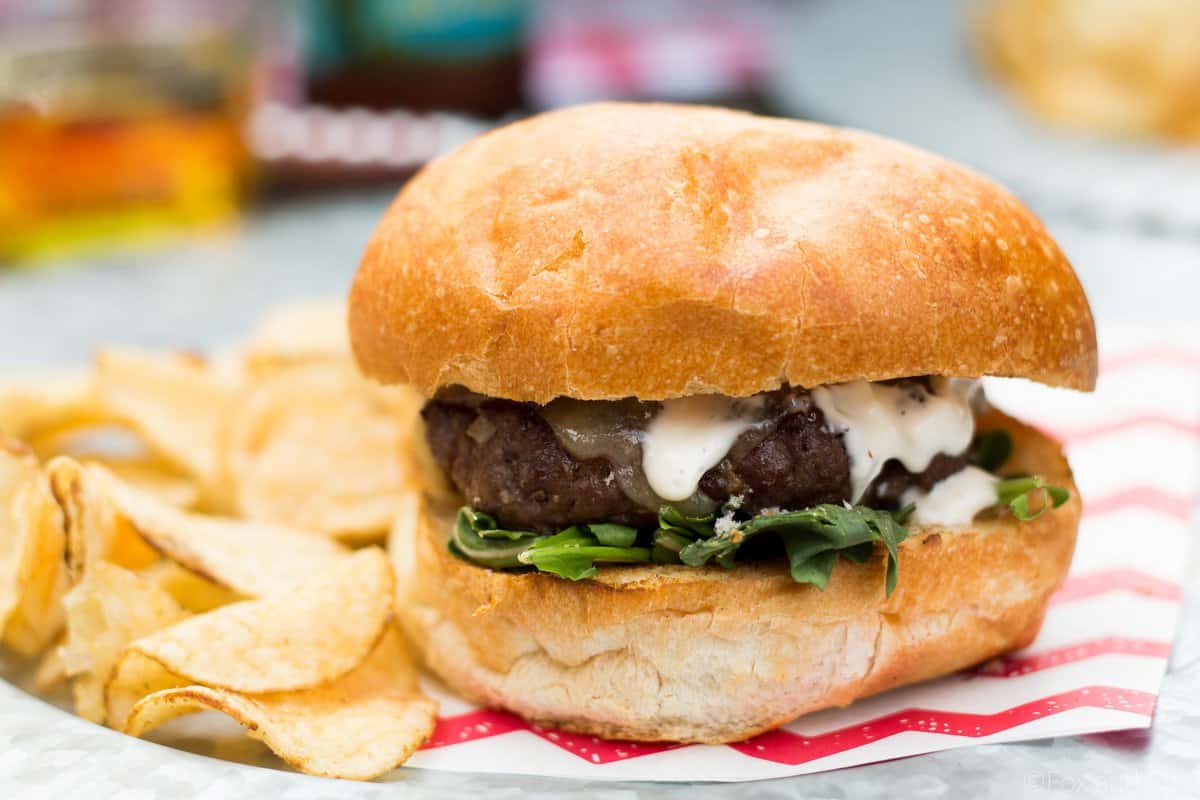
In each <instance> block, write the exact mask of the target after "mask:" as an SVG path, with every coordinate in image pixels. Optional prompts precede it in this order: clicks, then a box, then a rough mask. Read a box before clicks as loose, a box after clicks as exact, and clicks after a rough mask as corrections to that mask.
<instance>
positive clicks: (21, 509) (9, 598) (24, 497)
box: [0, 439, 67, 656]
mask: <svg viewBox="0 0 1200 800" xmlns="http://www.w3.org/2000/svg"><path fill="white" fill-rule="evenodd" d="M64 542H65V536H64V531H63V517H62V512H61V510H60V509H59V507H58V504H57V503H55V502H54V498H53V496H52V495H51V494H50V487H49V485H48V483H47V481H46V478H45V476H44V475H42V473H41V472H40V471H39V470H38V468H37V462H36V460H35V459H34V458H33V455H32V454H31V453H30V452H29V450H28V448H25V447H24V446H23V445H21V443H20V442H16V441H13V440H7V439H0V634H2V635H0V638H2V639H3V641H4V643H5V644H6V645H7V646H8V647H10V648H12V649H13V650H14V651H16V652H17V653H20V654H21V655H24V656H33V655H36V654H38V653H40V652H42V651H43V650H45V649H46V647H48V646H49V645H50V643H51V642H52V641H53V640H54V638H55V637H56V636H57V635H58V633H59V631H60V630H62V622H63V620H62V606H61V599H62V595H63V593H64V592H65V591H66V588H67V578H66V574H65V571H64V569H63V550H64V546H65V544H64Z"/></svg>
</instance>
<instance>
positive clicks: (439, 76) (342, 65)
mask: <svg viewBox="0 0 1200 800" xmlns="http://www.w3.org/2000/svg"><path fill="white" fill-rule="evenodd" d="M302 7H303V9H304V12H303V13H304V25H303V29H304V31H305V39H306V40H305V45H306V47H305V50H306V54H307V67H308V70H309V74H308V99H309V100H310V101H311V102H314V103H319V104H322V105H327V106H333V107H347V106H356V107H365V108H371V109H394V108H403V109H407V110H409V111H463V112H468V113H471V114H475V115H479V116H485V117H495V116H500V115H502V114H505V113H507V112H510V111H512V110H513V109H515V108H518V107H519V106H520V105H521V104H522V102H521V78H522V69H523V46H524V34H525V27H526V22H527V18H528V15H529V3H528V2H527V1H526V0H305V2H304V4H303V6H302Z"/></svg>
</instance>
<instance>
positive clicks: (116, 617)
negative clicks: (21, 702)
mask: <svg viewBox="0 0 1200 800" xmlns="http://www.w3.org/2000/svg"><path fill="white" fill-rule="evenodd" d="M63 605H64V606H65V607H66V612H67V639H66V643H65V644H64V645H63V648H62V659H63V664H64V666H65V668H66V671H67V674H68V675H70V676H71V677H72V678H73V679H74V680H73V683H72V690H73V691H74V694H75V713H77V714H79V716H81V717H83V718H84V719H89V720H91V721H92V722H103V721H104V685H105V682H106V681H107V680H108V676H109V673H110V672H111V671H112V668H113V666H114V665H115V664H116V663H117V659H118V658H119V657H120V655H121V653H122V651H123V650H124V649H125V647H126V645H128V644H129V643H130V642H132V641H133V640H135V639H137V638H139V637H142V636H145V635H147V634H149V633H153V632H154V631H157V630H159V629H160V628H163V627H165V626H167V625H170V624H172V623H174V622H178V621H179V620H181V619H183V618H184V617H186V616H187V612H186V611H184V610H183V609H182V608H180V607H179V604H178V603H176V602H175V600H174V599H173V598H172V597H171V596H170V595H169V594H167V592H165V591H164V590H163V589H160V588H159V587H157V586H155V585H154V584H152V583H150V582H148V581H145V580H142V579H141V578H139V577H138V576H137V575H135V574H134V573H132V572H130V571H129V570H126V569H122V568H121V567H118V566H116V565H114V564H108V563H106V562H103V561H101V562H98V563H96V564H94V565H92V567H91V568H90V569H89V570H88V571H87V574H86V576H85V577H84V579H83V581H82V582H81V583H79V585H77V586H75V587H74V588H73V589H71V591H70V592H69V593H68V594H67V596H66V598H65V600H64V602H63Z"/></svg>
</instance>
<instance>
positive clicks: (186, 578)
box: [138, 559, 245, 614]
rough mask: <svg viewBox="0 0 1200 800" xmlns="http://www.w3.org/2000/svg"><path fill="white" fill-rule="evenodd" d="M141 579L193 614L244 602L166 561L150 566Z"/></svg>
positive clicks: (221, 587) (235, 595)
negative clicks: (164, 592)
mask: <svg viewBox="0 0 1200 800" xmlns="http://www.w3.org/2000/svg"><path fill="white" fill-rule="evenodd" d="M138 575H139V577H141V578H142V579H144V580H146V581H149V582H150V583H153V584H154V585H155V586H158V587H160V588H162V589H164V590H166V592H167V594H169V595H171V597H173V598H175V602H177V603H179V605H181V606H183V607H184V608H186V609H187V610H188V611H191V612H192V613H193V614H201V613H203V612H205V611H212V610H213V609H214V608H220V607H221V606H227V605H229V604H230V603H235V602H237V601H238V600H244V599H245V597H244V596H243V595H241V594H238V593H237V592H235V591H233V590H232V589H230V588H228V587H225V586H221V585H220V584H218V583H213V582H212V581H210V580H209V579H208V578H203V577H201V576H199V575H197V574H196V573H195V572H192V571H191V570H189V569H186V568H185V567H181V566H179V565H178V564H176V563H175V562H174V561H170V560H166V559H164V560H162V561H159V562H158V563H157V564H152V565H150V566H149V567H147V568H146V569H144V570H142V571H141V572H139V573H138Z"/></svg>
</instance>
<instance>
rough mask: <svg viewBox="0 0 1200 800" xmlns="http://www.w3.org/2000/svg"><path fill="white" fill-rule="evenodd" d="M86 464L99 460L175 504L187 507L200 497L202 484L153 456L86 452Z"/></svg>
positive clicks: (123, 478) (135, 485)
mask: <svg viewBox="0 0 1200 800" xmlns="http://www.w3.org/2000/svg"><path fill="white" fill-rule="evenodd" d="M81 461H82V462H83V464H85V465H87V464H97V465H99V466H102V467H104V468H105V469H106V470H108V471H109V472H111V473H112V474H113V475H114V476H116V478H117V479H118V480H120V481H121V482H122V483H125V484H128V485H129V486H132V487H133V488H135V489H137V490H138V491H141V492H145V493H146V494H148V495H151V496H152V497H154V498H155V499H157V500H160V501H162V502H163V503H166V504H167V505H169V506H174V507H175V508H182V509H188V508H192V507H194V506H195V505H196V504H197V503H198V502H199V501H200V487H199V485H197V483H196V482H195V481H194V480H192V479H191V478H188V477H187V476H185V475H180V474H179V473H178V472H176V471H175V470H174V469H172V468H171V466H170V465H169V464H167V463H166V462H164V461H162V460H160V459H157V458H154V457H149V458H105V457H99V456H85V457H84V458H82V459H81Z"/></svg>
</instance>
